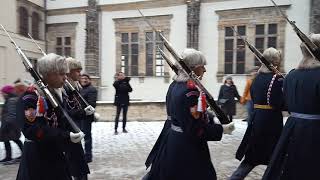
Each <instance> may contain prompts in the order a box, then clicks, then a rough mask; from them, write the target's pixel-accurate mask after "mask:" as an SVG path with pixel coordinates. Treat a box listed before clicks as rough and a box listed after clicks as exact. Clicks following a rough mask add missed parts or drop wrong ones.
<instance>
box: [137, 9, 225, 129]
mask: <svg viewBox="0 0 320 180" xmlns="http://www.w3.org/2000/svg"><path fill="white" fill-rule="evenodd" d="M138 11H139V13H140V14H141V16H142V17H143V18H144V20H145V21H146V22H147V24H148V25H149V26H150V27H151V28H152V29H153V30H154V31H155V32H158V33H159V36H160V38H161V40H162V41H163V43H164V46H165V47H166V49H167V50H168V51H169V52H170V53H171V55H172V56H173V57H174V59H175V60H176V61H177V62H178V64H179V66H180V67H181V70H183V72H184V73H186V74H188V75H189V77H190V78H191V79H192V80H193V81H194V82H195V84H196V85H197V86H198V88H199V89H200V90H201V91H203V92H204V93H205V94H206V102H207V104H208V105H209V107H210V108H211V109H212V110H213V111H214V112H215V114H216V116H217V118H218V119H219V120H220V122H221V124H228V123H230V120H229V119H228V117H227V116H226V115H225V113H224V112H223V111H222V109H221V108H220V107H219V106H218V105H217V103H216V102H215V101H214V98H213V96H212V95H211V94H210V93H209V91H208V90H207V89H206V88H205V87H204V86H203V85H202V83H201V82H200V80H199V77H198V76H197V75H196V74H195V73H194V72H193V71H192V70H191V69H190V68H189V67H188V66H187V65H186V64H185V63H184V61H183V59H182V57H181V56H180V55H178V53H177V52H176V51H175V50H174V49H173V47H172V45H171V44H170V42H169V41H168V40H167V39H166V38H165V37H164V36H163V34H162V32H161V31H159V30H156V29H155V28H154V27H153V26H152V25H151V24H150V22H149V21H148V20H147V19H146V17H145V16H144V15H143V14H142V12H141V11H140V10H138ZM160 53H161V54H164V53H163V51H160ZM163 57H164V58H168V57H167V56H163ZM166 61H167V62H168V60H166ZM170 67H171V66H170Z"/></svg>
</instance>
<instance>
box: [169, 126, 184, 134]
mask: <svg viewBox="0 0 320 180" xmlns="http://www.w3.org/2000/svg"><path fill="white" fill-rule="evenodd" d="M171 129H172V130H174V131H176V132H179V133H183V130H182V128H181V127H179V126H175V125H173V124H171Z"/></svg>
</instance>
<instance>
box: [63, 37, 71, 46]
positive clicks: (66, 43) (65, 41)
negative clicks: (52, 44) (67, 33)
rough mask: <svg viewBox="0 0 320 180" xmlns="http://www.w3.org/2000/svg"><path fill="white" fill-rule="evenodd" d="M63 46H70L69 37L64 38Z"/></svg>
mask: <svg viewBox="0 0 320 180" xmlns="http://www.w3.org/2000/svg"><path fill="white" fill-rule="evenodd" d="M64 44H65V45H71V37H65V38H64Z"/></svg>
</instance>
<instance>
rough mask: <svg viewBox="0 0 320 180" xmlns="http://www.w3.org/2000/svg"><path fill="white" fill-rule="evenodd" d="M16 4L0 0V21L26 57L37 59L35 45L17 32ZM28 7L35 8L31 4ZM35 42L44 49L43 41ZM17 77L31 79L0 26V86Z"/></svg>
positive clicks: (37, 52) (8, 0) (42, 24)
mask: <svg viewBox="0 0 320 180" xmlns="http://www.w3.org/2000/svg"><path fill="white" fill-rule="evenodd" d="M40 1H41V0H39V2H40ZM17 4H18V3H17V1H16V0H1V6H0V23H2V24H3V26H4V27H5V28H6V29H7V30H8V31H10V32H13V33H10V35H11V36H12V38H13V39H14V41H15V42H16V43H17V44H18V45H19V46H20V47H21V49H22V50H23V51H24V53H25V54H26V55H27V57H29V58H34V59H37V58H39V57H40V56H42V54H41V53H40V52H39V50H38V49H37V47H36V46H35V45H34V44H33V43H32V41H31V40H30V39H29V38H27V37H23V36H21V35H19V34H17V33H18V22H17V21H18V18H17ZM30 4H31V3H30ZM28 7H31V9H32V8H33V9H35V8H34V7H33V5H30V6H28ZM39 11H40V10H39ZM30 12H32V11H30ZM30 12H29V14H30ZM41 26H42V29H44V22H41ZM40 36H41V33H40ZM37 43H38V44H39V45H40V46H41V48H42V49H43V50H45V46H44V41H37ZM18 78H21V79H28V80H32V78H31V77H30V76H29V73H27V72H26V70H25V68H24V66H23V64H22V61H21V58H20V56H19V55H18V54H17V52H16V50H15V48H14V46H13V45H12V44H11V43H10V41H9V38H8V37H7V35H6V34H5V33H4V31H3V30H2V28H0V87H2V86H3V85H6V84H12V83H13V82H14V81H15V80H16V79H18ZM1 100H2V97H0V101H1Z"/></svg>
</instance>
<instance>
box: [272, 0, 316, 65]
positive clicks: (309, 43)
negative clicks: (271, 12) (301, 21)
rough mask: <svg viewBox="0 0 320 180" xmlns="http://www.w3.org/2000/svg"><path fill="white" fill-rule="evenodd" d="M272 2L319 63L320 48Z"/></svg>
mask: <svg viewBox="0 0 320 180" xmlns="http://www.w3.org/2000/svg"><path fill="white" fill-rule="evenodd" d="M271 2H272V3H273V4H274V6H275V8H276V9H277V10H278V11H279V12H280V14H281V16H282V17H283V18H285V19H286V21H287V22H288V23H289V24H290V25H291V26H292V28H293V30H294V31H295V32H296V34H297V35H298V37H299V38H300V40H301V41H302V43H303V44H304V46H305V47H306V48H307V50H308V51H309V52H310V53H311V55H312V56H313V57H314V58H316V59H317V60H318V61H320V48H319V47H318V46H317V45H315V44H314V43H313V42H312V41H311V40H310V38H309V37H308V36H307V35H305V34H304V33H303V32H302V31H301V30H300V29H299V28H298V27H297V26H296V22H295V21H290V20H289V18H288V16H287V15H285V14H284V13H283V11H282V10H281V9H280V8H279V6H278V5H277V4H276V3H275V2H274V1H273V0H271Z"/></svg>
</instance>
